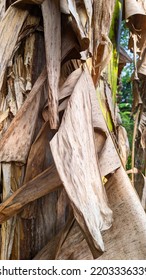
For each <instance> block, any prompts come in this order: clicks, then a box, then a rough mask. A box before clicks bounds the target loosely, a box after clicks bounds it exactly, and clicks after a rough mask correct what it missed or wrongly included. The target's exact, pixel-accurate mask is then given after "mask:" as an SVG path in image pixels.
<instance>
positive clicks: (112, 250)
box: [99, 167, 146, 260]
mask: <svg viewBox="0 0 146 280" xmlns="http://www.w3.org/2000/svg"><path fill="white" fill-rule="evenodd" d="M106 190H107V195H108V199H109V202H110V205H111V208H112V210H113V215H114V223H113V226H112V228H110V229H109V230H108V231H106V232H104V233H103V240H104V242H105V248H106V252H105V253H104V254H103V255H102V256H101V257H99V259H102V260H105V259H106V260H142V259H145V256H146V246H145V243H146V219H145V212H144V210H143V208H142V206H141V203H140V201H139V198H138V196H137V194H136V191H135V190H134V188H133V187H132V185H131V182H130V180H129V178H128V176H127V175H126V172H125V170H124V169H123V167H121V168H119V169H118V170H117V171H116V172H115V173H114V174H113V175H112V176H111V178H110V179H109V181H108V182H107V183H106ZM129 233H130V234H129Z"/></svg>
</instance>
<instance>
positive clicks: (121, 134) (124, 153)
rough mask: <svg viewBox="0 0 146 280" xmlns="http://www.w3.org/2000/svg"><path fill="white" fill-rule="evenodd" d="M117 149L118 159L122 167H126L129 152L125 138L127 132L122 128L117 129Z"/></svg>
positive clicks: (126, 137)
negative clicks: (118, 152)
mask: <svg viewBox="0 0 146 280" xmlns="http://www.w3.org/2000/svg"><path fill="white" fill-rule="evenodd" d="M118 147H119V150H120V157H121V160H122V162H123V165H124V167H126V163H127V159H128V155H129V152H130V146H129V141H128V136H127V131H126V129H125V128H124V127H123V126H121V125H120V126H119V127H118Z"/></svg>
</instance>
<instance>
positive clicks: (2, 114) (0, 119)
mask: <svg viewBox="0 0 146 280" xmlns="http://www.w3.org/2000/svg"><path fill="white" fill-rule="evenodd" d="M8 115H9V109H7V110H6V111H5V112H0V123H2V122H3V121H4V120H5V119H6V118H7V117H8Z"/></svg>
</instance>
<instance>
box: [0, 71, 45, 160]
mask: <svg viewBox="0 0 146 280" xmlns="http://www.w3.org/2000/svg"><path fill="white" fill-rule="evenodd" d="M45 80H46V69H44V70H43V71H42V73H41V75H40V76H39V78H38V79H37V81H36V83H35V84H34V86H33V88H32V90H31V92H30V94H29V96H28V97H27V99H26V100H25V102H24V104H23V106H22V107H21V109H20V110H19V112H18V113H17V115H16V116H15V118H14V119H13V121H12V122H11V124H10V126H9V128H8V130H7V131H6V133H5V134H4V136H3V138H2V139H1V140H0V161H6V162H10V161H20V162H26V159H27V156H28V152H29V150H30V145H31V142H32V137H33V134H34V129H35V125H36V119H37V114H38V110H39V101H40V98H41V88H42V86H43V84H44V82H45ZM24 131H25V135H24Z"/></svg>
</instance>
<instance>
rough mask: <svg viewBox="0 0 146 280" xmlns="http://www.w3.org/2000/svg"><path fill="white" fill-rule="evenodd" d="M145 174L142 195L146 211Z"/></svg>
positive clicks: (142, 202)
mask: <svg viewBox="0 0 146 280" xmlns="http://www.w3.org/2000/svg"><path fill="white" fill-rule="evenodd" d="M142 176H143V190H142V197H141V204H142V207H143V209H144V210H145V211H146V177H145V176H144V175H143V174H142Z"/></svg>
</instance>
